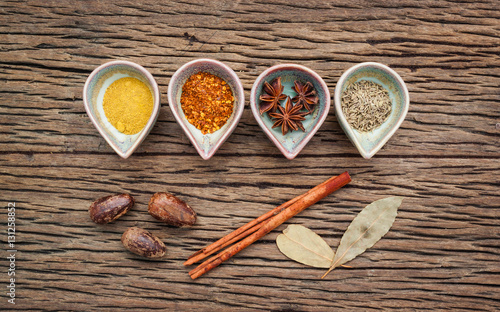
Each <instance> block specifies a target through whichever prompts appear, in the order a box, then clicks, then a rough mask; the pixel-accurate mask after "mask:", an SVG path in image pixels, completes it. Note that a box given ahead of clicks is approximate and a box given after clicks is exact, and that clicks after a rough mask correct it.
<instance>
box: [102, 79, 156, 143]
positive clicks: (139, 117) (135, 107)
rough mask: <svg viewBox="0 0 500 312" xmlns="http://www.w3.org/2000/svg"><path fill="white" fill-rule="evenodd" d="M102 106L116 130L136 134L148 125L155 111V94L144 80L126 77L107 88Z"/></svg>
mask: <svg viewBox="0 0 500 312" xmlns="http://www.w3.org/2000/svg"><path fill="white" fill-rule="evenodd" d="M102 106H103V109H104V114H105V115H106V118H107V119H108V121H109V122H110V123H111V124H112V125H113V127H115V128H116V130H118V131H120V132H121V133H124V134H136V133H138V132H139V131H141V130H142V129H143V128H144V127H145V126H146V124H147V123H148V120H149V117H151V114H152V113H153V95H152V94H151V91H150V90H149V88H148V86H147V85H146V84H145V83H144V82H142V81H140V80H139V79H137V78H132V77H125V78H121V79H118V80H116V81H115V82H113V83H112V84H111V85H110V86H109V87H108V88H107V89H106V92H105V93H104V99H103V102H102Z"/></svg>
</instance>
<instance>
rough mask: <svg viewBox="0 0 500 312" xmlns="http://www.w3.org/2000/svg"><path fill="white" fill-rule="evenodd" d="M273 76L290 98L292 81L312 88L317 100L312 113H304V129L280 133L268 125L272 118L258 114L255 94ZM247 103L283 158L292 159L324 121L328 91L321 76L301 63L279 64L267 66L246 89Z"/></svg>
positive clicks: (264, 114) (278, 128)
mask: <svg viewBox="0 0 500 312" xmlns="http://www.w3.org/2000/svg"><path fill="white" fill-rule="evenodd" d="M277 77H281V84H282V85H283V87H284V89H283V93H284V94H285V95H288V96H290V97H291V98H293V97H294V96H295V95H297V93H295V91H293V89H292V86H293V85H294V81H296V80H297V81H300V82H302V83H306V82H310V83H312V85H313V87H314V90H316V94H317V96H318V98H319V101H318V104H316V105H314V106H313V108H314V110H313V113H312V114H310V115H307V116H306V120H304V121H302V124H303V126H304V128H305V132H303V131H302V130H300V129H299V130H297V131H293V132H288V133H287V134H285V135H283V134H282V132H281V128H280V127H276V128H272V126H273V124H274V121H273V120H272V119H271V118H270V117H269V115H268V114H267V113H263V114H262V115H261V114H260V110H259V108H260V100H259V97H260V96H261V95H262V94H263V93H264V90H263V88H264V82H265V81H266V82H268V83H271V82H272V81H273V80H274V79H275V78H277ZM282 102H284V101H282ZM282 104H283V103H282ZM250 106H251V108H252V113H253V115H254V117H255V119H256V120H257V122H258V124H259V126H260V127H261V128H262V130H263V131H264V133H265V134H266V135H267V137H268V138H269V139H270V140H271V141H272V142H273V143H274V144H275V145H276V147H278V149H279V150H280V151H281V153H282V154H283V155H284V156H285V157H286V158H288V159H293V158H295V156H297V155H298V154H299V153H300V151H301V150H302V149H303V148H304V147H305V146H306V144H307V143H308V142H309V141H310V140H311V138H312V137H313V136H314V134H315V133H316V131H318V129H319V128H320V127H321V125H322V124H323V122H324V121H325V118H326V116H327V115H328V111H329V110H330V92H329V91H328V87H327V86H326V83H325V82H324V81H323V79H322V78H321V77H320V76H319V75H318V74H316V73H315V72H314V71H312V70H311V69H309V68H307V67H305V66H301V65H295V64H281V65H276V66H273V67H270V68H268V69H267V70H265V71H264V72H263V73H262V74H260V76H259V77H258V78H257V80H256V81H255V82H254V84H253V87H252V91H251V92H250ZM282 106H283V105H282Z"/></svg>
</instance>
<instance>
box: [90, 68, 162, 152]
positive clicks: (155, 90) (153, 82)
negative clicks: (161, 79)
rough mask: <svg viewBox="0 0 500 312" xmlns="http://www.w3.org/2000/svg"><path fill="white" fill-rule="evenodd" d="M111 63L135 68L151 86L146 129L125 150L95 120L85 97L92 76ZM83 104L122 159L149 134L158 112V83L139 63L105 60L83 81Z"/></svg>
mask: <svg viewBox="0 0 500 312" xmlns="http://www.w3.org/2000/svg"><path fill="white" fill-rule="evenodd" d="M113 65H125V66H130V67H132V68H134V69H137V70H138V71H139V72H140V73H141V74H143V75H144V76H145V77H146V79H147V80H148V82H149V84H150V86H151V88H152V89H153V93H154V100H153V112H152V113H151V117H149V120H148V122H147V124H146V125H145V126H144V129H146V130H147V131H142V132H141V134H140V135H139V136H138V137H137V139H136V140H135V142H134V143H133V144H132V145H131V146H130V147H129V148H128V149H127V150H126V151H125V152H122V151H121V150H120V149H119V148H118V146H117V145H116V143H115V142H114V141H113V140H111V139H110V138H109V136H108V134H107V133H106V132H105V131H104V130H103V128H102V127H101V126H100V125H99V123H98V122H97V120H96V119H95V118H94V115H93V114H91V112H90V101H89V99H88V98H87V90H88V88H89V86H90V82H91V81H92V80H94V78H95V77H96V76H97V74H98V73H99V72H100V71H102V70H103V69H105V68H107V67H110V66H113ZM83 105H84V106H85V111H86V112H87V115H88V116H89V118H90V120H91V121H92V123H93V124H94V126H95V127H96V128H97V130H98V131H99V133H100V134H101V136H102V137H103V138H104V139H105V140H106V142H108V144H109V145H110V146H111V148H113V150H114V151H115V152H116V153H117V154H118V155H120V157H122V158H123V159H127V158H128V157H129V156H130V155H132V153H133V152H134V151H135V150H136V149H137V148H138V147H139V145H141V143H142V142H143V141H144V139H145V138H146V136H147V135H148V134H149V132H150V131H151V129H152V128H153V126H154V124H155V123H156V120H157V119H158V114H159V112H160V91H159V88H158V83H156V80H155V79H154V77H153V75H152V74H151V73H150V72H149V71H148V70H147V69H145V68H144V67H142V66H141V65H139V64H136V63H134V62H130V61H125V60H114V61H110V62H106V63H104V64H102V65H100V66H98V67H97V68H96V69H94V70H93V71H92V73H91V74H90V75H89V77H88V78H87V80H86V81H85V85H84V87H83Z"/></svg>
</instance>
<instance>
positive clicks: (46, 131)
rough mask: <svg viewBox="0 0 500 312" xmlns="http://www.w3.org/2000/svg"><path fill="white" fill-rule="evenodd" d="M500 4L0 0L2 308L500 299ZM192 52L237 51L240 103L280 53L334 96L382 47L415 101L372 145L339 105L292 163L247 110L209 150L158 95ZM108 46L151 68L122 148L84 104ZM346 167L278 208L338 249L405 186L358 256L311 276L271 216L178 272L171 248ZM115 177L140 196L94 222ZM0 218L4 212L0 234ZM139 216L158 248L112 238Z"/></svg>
mask: <svg viewBox="0 0 500 312" xmlns="http://www.w3.org/2000/svg"><path fill="white" fill-rule="evenodd" d="M499 21H500V3H499V2H498V1H441V0H440V1H418V2H415V1H399V2H393V1H375V2H366V1H359V0H351V1H335V2H332V3H328V2H324V1H316V0H313V1H307V2H304V1H275V0H272V1H266V2H262V3H255V2H250V1H227V2H213V1H192V2H189V1H187V2H186V1H171V2H164V1H163V2H162V1H147V2H144V1H142V2H137V1H108V2H102V1H84V2H74V1H73V2H72V1H30V2H16V1H3V2H2V5H1V6H0V192H1V194H2V196H1V197H0V198H2V204H1V205H2V206H5V205H6V204H7V203H8V202H16V206H17V210H16V218H17V221H16V225H17V228H16V229H17V236H16V239H17V244H18V245H17V249H18V250H19V251H18V253H17V255H16V256H17V262H16V270H17V271H16V272H17V275H16V287H17V290H16V294H17V297H16V298H17V299H16V300H17V301H16V302H17V304H16V305H15V306H12V305H10V304H7V303H6V297H5V296H0V310H2V311H4V310H7V309H8V310H17V311H54V310H63V311H94V310H99V311H116V310H120V311H122V310H123V311H127V310H130V311H136V310H145V309H148V310H165V309H168V310H173V311H183V310H201V311H214V310H221V311H226V310H241V311H247V310H248V311H255V310H271V311H330V310H363V311H369V310H380V309H389V310H395V309H398V310H399V309H403V310H407V311H414V310H446V311H449V310H453V311H458V310H473V311H482V310H484V311H496V310H498V309H500V304H499V302H500V290H499V289H500V283H499V278H498V276H499V274H500V270H499V268H498V263H499V260H500V246H499V244H498V239H499V238H500V231H499V222H498V220H499V203H500V195H499V193H498V187H499V183H498V180H499V176H500V175H499V171H500V166H499V164H498V159H499V155H500V153H499V152H500V147H499V140H498V138H499V136H498V135H499V131H500V126H499V121H500V92H499V91H498V86H499V85H500V75H499V74H498V69H499V68H500V56H499V51H500V22H499ZM200 57H209V58H214V59H218V60H221V61H223V62H225V63H227V64H228V65H229V66H231V67H232V68H233V69H234V70H235V71H236V72H237V74H238V76H239V77H240V78H241V80H242V83H243V85H244V88H245V93H246V97H247V102H248V98H249V92H250V89H251V87H252V83H253V82H254V80H255V79H256V78H257V76H258V75H259V74H260V73H261V72H262V71H264V70H265V69H266V68H268V67H269V66H271V65H274V64H279V63H286V62H292V63H299V64H303V65H305V66H308V67H310V68H312V69H313V70H315V71H316V72H317V73H318V74H319V75H320V76H322V77H323V78H324V79H325V81H326V83H327V85H328V86H329V88H330V91H331V92H332V93H333V91H334V87H335V83H336V82H337V80H338V78H339V77H340V75H341V74H342V73H343V72H344V71H345V70H346V69H347V68H349V67H350V66H352V65H354V64H357V63H359V62H363V61H377V62H382V63H385V64H387V65H389V66H391V67H392V68H394V69H395V70H396V71H397V72H398V73H399V74H400V75H401V76H402V78H403V79H404V80H405V81H406V83H407V86H408V88H409V91H410V97H411V106H410V111H409V114H408V116H407V118H406V120H405V122H404V123H403V124H402V127H401V128H400V129H399V130H398V132H397V133H396V134H395V136H394V137H393V138H392V139H391V140H390V141H389V142H388V143H387V145H386V147H385V148H383V149H382V150H381V151H380V152H379V153H378V154H377V155H376V156H375V158H373V159H371V160H364V159H362V158H361V157H360V156H359V155H358V153H357V151H356V150H355V148H354V147H353V146H352V144H351V143H350V142H349V141H348V139H347V138H346V136H345V135H344V134H343V132H342V130H341V129H340V127H339V125H338V123H337V120H336V118H335V116H334V111H333V109H332V110H331V112H330V115H329V116H328V118H327V119H326V121H325V123H324V125H323V126H322V127H321V129H320V131H318V132H317V134H316V135H315V137H314V138H313V139H312V140H311V141H310V143H309V144H308V146H307V147H306V148H305V149H304V150H303V151H302V153H301V154H300V155H299V156H298V157H297V158H296V159H295V160H293V161H288V160H286V159H285V158H284V157H283V156H282V155H281V154H280V153H279V151H278V150H277V149H276V147H274V145H273V144H272V143H271V142H270V141H269V140H268V139H267V138H266V137H265V135H264V133H263V132H262V131H261V130H260V128H259V127H258V125H257V123H256V122H255V120H254V118H253V116H252V114H251V112H250V109H249V108H248V107H247V108H246V109H245V112H244V114H243V117H242V119H241V121H240V124H239V126H238V127H237V129H236V130H235V132H234V133H233V134H232V135H231V137H230V138H229V139H228V141H227V142H226V143H225V144H224V145H223V146H222V148H221V149H220V150H219V151H218V153H217V154H216V155H215V157H213V158H212V159H211V160H209V161H203V160H202V159H201V158H200V157H199V156H198V155H197V154H196V152H195V150H194V148H193V147H192V146H191V144H190V142H189V141H188V139H187V138H186V136H185V135H184V134H183V133H182V131H181V128H180V127H179V126H178V125H177V124H176V123H175V121H174V119H173V117H172V116H171V113H170V111H169V108H168V103H167V97H166V91H167V87H168V83H169V79H170V77H171V76H172V74H173V73H174V72H175V71H176V70H177V69H178V68H179V67H180V66H182V64H184V63H186V62H188V61H190V60H192V59H194V58H200ZM113 59H126V60H130V61H134V62H136V63H139V64H141V65H143V66H144V67H146V68H147V69H149V70H150V71H151V73H152V74H153V75H154V76H155V78H156V79H157V81H158V83H159V85H160V90H161V92H162V103H163V104H162V105H163V107H162V109H161V112H160V116H159V119H158V122H157V124H156V125H155V127H154V129H153V131H152V132H151V134H150V135H149V136H148V138H147V139H146V141H145V142H144V143H143V144H142V145H141V147H140V148H139V149H138V151H137V152H136V153H135V154H134V155H133V156H132V157H131V158H130V159H128V160H122V159H120V158H119V157H118V156H117V155H116V154H114V152H113V151H112V150H111V148H110V147H109V146H107V144H106V142H105V141H104V139H102V138H100V137H99V135H98V133H97V131H96V130H95V129H94V128H93V126H92V124H91V123H90V120H89V118H88V117H87V116H86V114H85V110H84V108H83V103H82V89H83V84H84V82H85V80H86V78H87V77H88V75H89V74H90V72H91V71H92V70H93V69H94V68H95V67H97V66H98V65H100V64H102V63H104V62H106V61H109V60H113ZM247 105H248V103H247ZM344 170H348V171H349V172H350V173H351V175H352V177H353V181H352V183H351V184H349V185H348V186H346V187H345V188H343V189H341V190H339V191H338V192H336V193H335V194H334V195H332V196H329V197H328V198H326V199H324V200H322V201H321V202H320V203H318V204H316V205H314V206H312V207H310V208H309V209H307V210H306V211H304V212H303V213H301V214H299V215H298V216H296V217H294V218H293V219H292V220H290V221H288V222H287V224H289V223H298V224H303V225H305V226H308V227H310V228H311V229H313V230H314V231H316V232H318V233H319V234H320V235H321V236H323V237H324V238H325V239H326V241H327V242H328V243H329V244H330V245H331V246H333V247H335V246H336V245H337V244H338V242H339V240H340V238H341V236H342V234H343V231H344V230H345V229H346V228H347V226H348V225H349V223H350V222H351V220H352V219H353V218H354V217H355V216H356V214H357V213H358V212H359V211H360V210H361V209H362V208H363V207H364V206H365V205H367V204H368V203H370V202H371V201H373V200H375V199H378V198H382V197H385V196H390V195H402V196H405V197H407V199H406V200H405V201H404V203H403V206H402V207H401V209H400V212H399V214H398V218H397V220H396V222H395V224H394V226H393V228H392V229H391V231H390V232H389V233H388V234H387V236H385V237H384V238H383V239H382V240H381V241H380V242H378V243H377V244H376V245H375V246H374V247H373V249H371V250H369V251H367V252H366V253H365V254H363V255H361V256H359V257H358V258H356V259H355V260H353V261H352V262H351V263H350V264H351V265H352V266H353V267H354V268H353V269H338V270H335V271H334V272H332V274H330V275H329V276H328V277H327V278H326V279H325V280H320V279H319V277H320V276H321V275H322V273H323V271H322V270H320V269H314V268H308V267H305V266H303V265H300V264H298V263H295V262H293V261H290V260H288V259H287V258H285V257H284V256H283V255H282V254H281V253H279V251H278V249H277V248H276V246H275V243H274V240H275V238H276V236H277V235H278V233H279V231H281V230H283V229H284V228H285V225H282V226H281V227H279V228H278V229H277V230H275V231H273V232H272V233H271V234H269V235H268V236H266V237H265V238H264V239H262V240H261V241H259V242H257V243H255V244H254V245H252V246H251V247H250V248H248V249H246V250H244V251H243V252H242V253H241V254H239V255H237V256H235V257H233V258H232V259H231V260H230V261H228V262H227V263H225V264H223V265H222V266H221V267H220V268H217V269H216V270H214V271H212V272H210V273H209V274H207V275H206V276H204V277H202V278H200V279H198V280H196V281H191V280H190V278H189V276H188V274H187V272H188V269H187V268H184V267H182V262H183V261H184V260H185V259H186V258H187V256H189V255H190V254H191V253H192V252H194V251H196V250H198V249H199V248H201V247H203V246H204V245H206V244H208V243H210V242H213V241H214V240H216V239H218V238H220V237H221V236H223V235H225V234H227V233H229V232H230V231H232V230H234V229H235V228H237V227H238V226H240V225H242V224H244V223H245V222H248V221H249V220H251V219H253V218H255V217H256V216H258V215H260V214H262V213H264V212H266V211H268V210H269V209H271V208H274V207H275V206H276V205H278V204H280V203H282V202H285V201H287V200H288V199H290V198H293V197H295V196H296V195H298V194H301V193H303V192H305V191H306V190H308V189H310V188H311V187H313V186H315V185H317V184H318V183H320V182H322V181H324V180H325V179H327V178H329V177H330V176H332V175H335V174H339V173H341V172H342V171H344ZM156 191H170V192H172V193H174V194H176V195H178V196H179V197H181V198H183V199H184V200H186V201H187V202H188V203H189V204H190V205H191V206H192V207H193V208H194V209H195V210H196V211H197V212H198V214H199V219H198V222H197V224H196V225H195V226H194V227H193V228H191V229H176V228H171V227H168V226H165V225H162V224H160V223H159V222H158V221H156V220H154V219H153V218H152V217H150V216H149V215H148V213H147V203H148V201H149V198H150V196H151V195H152V194H153V193H154V192H156ZM117 192H130V193H132V194H133V195H134V196H135V197H136V200H137V203H136V206H135V207H134V208H133V209H132V210H131V211H130V212H129V213H128V214H127V215H125V216H123V217H122V218H121V219H120V220H118V221H116V222H114V223H112V224H109V225H96V224H94V223H92V221H91V220H90V218H89V217H88V212H87V209H88V206H89V205H90V203H91V202H92V201H93V200H94V199H96V198H98V197H101V196H104V195H107V194H111V193H117ZM6 223H7V215H6V214H5V213H1V214H0V224H1V225H0V229H2V231H3V229H4V226H5V224H6ZM135 225H136V226H141V227H144V228H146V229H148V230H151V231H152V232H154V233H155V234H157V235H158V236H159V237H160V238H161V239H162V240H164V241H165V242H166V244H167V246H168V252H167V256H166V257H165V258H164V259H161V260H154V261H150V260H144V259H141V258H139V257H138V256H135V255H133V254H131V253H129V252H127V251H125V250H124V248H123V247H122V246H121V243H120V237H121V234H122V233H123V232H124V231H125V229H126V228H128V227H129V226H135ZM0 242H2V245H3V246H5V243H6V236H5V235H0ZM6 252H7V250H6V249H5V248H4V247H2V249H0V258H2V259H5V258H6V257H7V254H6ZM3 263H7V262H5V261H4V262H3ZM3 271H5V270H3ZM2 280H4V277H2ZM2 283H3V282H2ZM2 286H3V284H2Z"/></svg>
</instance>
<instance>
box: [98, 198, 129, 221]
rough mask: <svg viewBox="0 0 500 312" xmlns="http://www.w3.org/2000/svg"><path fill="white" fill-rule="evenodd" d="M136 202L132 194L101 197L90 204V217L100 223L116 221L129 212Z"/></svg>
mask: <svg viewBox="0 0 500 312" xmlns="http://www.w3.org/2000/svg"><path fill="white" fill-rule="evenodd" d="M134 203H135V201H134V198H133V197H132V196H131V195H130V194H116V195H109V196H105V197H102V198H99V199H98V200H96V201H95V202H93V203H92V205H90V208H89V213H90V218H91V219H92V221H94V222H95V223H98V224H105V223H109V222H112V221H115V220H116V219H118V218H119V217H121V216H122V215H124V214H125V213H127V211H129V210H130V208H132V206H133V205H134Z"/></svg>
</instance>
